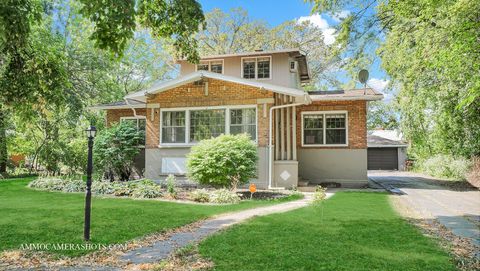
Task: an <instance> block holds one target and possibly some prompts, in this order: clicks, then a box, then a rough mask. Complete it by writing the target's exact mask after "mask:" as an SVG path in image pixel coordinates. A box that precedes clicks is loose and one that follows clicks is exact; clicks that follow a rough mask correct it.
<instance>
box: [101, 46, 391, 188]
mask: <svg viewBox="0 0 480 271" xmlns="http://www.w3.org/2000/svg"><path fill="white" fill-rule="evenodd" d="M178 63H179V64H180V67H181V72H180V76H179V77H178V78H176V79H173V80H170V81H166V82H160V83H157V84H155V85H153V86H151V87H150V88H148V89H145V90H142V91H139V92H136V93H132V94H129V95H127V96H125V101H124V102H118V103H113V104H107V105H99V106H95V107H94V108H96V109H104V110H106V111H107V124H111V123H112V122H118V121H121V120H128V121H133V122H135V123H136V124H137V127H139V129H145V130H146V139H145V140H146V143H145V150H144V153H145V154H144V159H145V162H144V163H145V176H146V177H148V178H152V179H161V178H164V177H165V176H166V175H167V174H170V173H171V174H177V175H184V174H185V161H186V159H185V157H186V155H187V154H188V153H189V151H190V147H191V146H193V145H195V144H196V143H197V142H199V141H200V140H202V139H206V138H211V137H214V136H218V135H220V134H238V133H248V134H250V136H251V137H252V140H254V141H255V142H256V144H257V146H258V155H259V162H258V174H257V178H256V179H255V180H252V181H253V182H256V183H257V185H258V187H260V188H276V187H285V188H291V187H293V186H297V185H298V184H299V182H298V180H299V177H300V178H301V179H302V180H308V181H309V182H310V183H311V184H319V183H323V182H338V183H341V184H342V185H343V186H363V185H365V184H366V183H367V128H366V117H367V103H368V101H372V100H380V99H382V98H383V95H382V94H381V93H378V92H376V91H374V90H372V89H359V90H348V91H314V92H308V93H307V92H305V91H304V90H302V89H301V85H302V84H303V83H307V82H308V81H309V80H310V77H309V73H308V67H307V60H306V56H305V55H304V54H303V53H302V52H301V51H299V50H297V49H289V50H280V51H269V52H267V51H255V52H251V53H242V54H229V55H218V56H209V57H204V58H202V59H201V62H200V63H199V64H198V65H195V64H191V63H188V62H187V61H185V60H180V61H179V62H178ZM269 150H270V151H269ZM302 183H303V182H302Z"/></svg>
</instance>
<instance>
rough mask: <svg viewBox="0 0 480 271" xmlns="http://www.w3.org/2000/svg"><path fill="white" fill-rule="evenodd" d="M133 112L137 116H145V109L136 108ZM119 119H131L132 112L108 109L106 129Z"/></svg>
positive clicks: (130, 110) (129, 110)
mask: <svg viewBox="0 0 480 271" xmlns="http://www.w3.org/2000/svg"><path fill="white" fill-rule="evenodd" d="M135 110H136V112H137V116H145V108H137V109H135ZM121 117H133V110H132V109H108V110H107V119H106V124H107V127H109V126H110V125H112V124H113V123H116V122H119V121H120V118H121Z"/></svg>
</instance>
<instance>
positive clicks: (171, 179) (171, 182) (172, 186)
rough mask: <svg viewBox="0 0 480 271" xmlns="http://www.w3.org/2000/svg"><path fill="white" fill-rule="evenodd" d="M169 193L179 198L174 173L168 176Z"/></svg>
mask: <svg viewBox="0 0 480 271" xmlns="http://www.w3.org/2000/svg"><path fill="white" fill-rule="evenodd" d="M166 181H167V193H168V195H169V196H170V197H171V198H174V199H175V198H177V191H176V190H175V181H176V180H175V176H173V174H170V175H168V177H167V180H166Z"/></svg>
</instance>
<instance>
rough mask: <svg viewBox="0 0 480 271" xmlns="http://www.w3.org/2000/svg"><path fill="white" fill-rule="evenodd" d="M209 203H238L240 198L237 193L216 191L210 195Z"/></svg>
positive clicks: (224, 190) (225, 190)
mask: <svg viewBox="0 0 480 271" xmlns="http://www.w3.org/2000/svg"><path fill="white" fill-rule="evenodd" d="M210 202H213V203H239V202H240V197H239V196H238V195H237V193H235V192H232V191H230V190H227V189H218V190H215V191H213V192H212V193H211V194H210Z"/></svg>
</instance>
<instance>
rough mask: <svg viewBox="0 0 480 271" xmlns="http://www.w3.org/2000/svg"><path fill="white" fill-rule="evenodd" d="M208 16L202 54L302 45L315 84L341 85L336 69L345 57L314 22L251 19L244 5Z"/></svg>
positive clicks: (200, 36) (201, 41) (202, 35)
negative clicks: (274, 22) (274, 23)
mask: <svg viewBox="0 0 480 271" xmlns="http://www.w3.org/2000/svg"><path fill="white" fill-rule="evenodd" d="M205 18H206V25H207V26H206V28H205V30H204V31H200V32H199V33H198V34H197V39H198V42H199V44H198V45H199V52H200V53H201V54H202V55H216V54H232V53H241V52H248V51H254V50H257V49H264V50H279V49H291V48H299V49H300V50H302V51H303V52H304V53H306V54H307V56H308V61H309V62H308V64H309V68H310V71H311V74H310V76H311V78H312V80H311V81H312V83H311V86H310V87H311V88H315V89H317V88H323V89H327V88H328V87H330V86H336V87H338V86H339V85H340V82H339V81H338V80H336V78H335V74H334V71H335V70H338V67H339V66H340V61H341V59H340V58H339V57H336V56H334V55H333V53H332V50H333V48H331V47H330V46H327V45H326V44H325V43H324V40H323V38H322V37H323V33H322V29H320V28H319V27H317V26H315V25H314V24H312V23H310V22H302V23H299V22H298V21H296V20H292V21H287V22H285V23H283V24H281V25H279V26H277V27H270V26H269V25H268V24H267V23H266V22H264V21H261V20H253V19H251V18H250V17H249V16H248V13H247V11H245V10H244V9H242V8H235V9H231V10H230V11H229V12H223V11H222V10H220V9H214V10H213V11H211V12H209V13H207V14H206V15H205Z"/></svg>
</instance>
